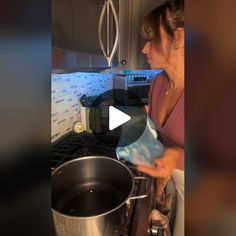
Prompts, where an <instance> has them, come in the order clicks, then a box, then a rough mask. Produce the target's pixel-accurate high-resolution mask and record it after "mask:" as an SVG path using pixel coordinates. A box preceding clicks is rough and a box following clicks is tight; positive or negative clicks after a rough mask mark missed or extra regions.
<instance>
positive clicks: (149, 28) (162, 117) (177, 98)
mask: <svg viewBox="0 0 236 236" xmlns="http://www.w3.org/2000/svg"><path fill="white" fill-rule="evenodd" d="M143 32H144V35H145V36H146V38H147V42H146V44H145V45H144V48H143V53H144V54H145V55H146V57H147V63H148V64H149V66H150V68H151V69H160V68H163V69H164V72H163V73H162V74H160V75H158V76H157V77H156V78H155V79H154V80H153V82H152V85H151V89H150V97H149V104H148V114H149V116H150V118H151V119H152V121H153V122H154V124H155V125H156V128H157V130H158V133H159V139H160V141H161V142H162V143H163V145H164V146H165V148H164V152H163V154H162V156H161V157H160V158H158V159H157V160H156V161H155V163H154V164H155V165H154V168H149V167H146V166H141V165H138V169H139V170H140V171H142V172H145V173H147V174H149V175H151V176H153V177H155V178H156V179H157V181H156V183H157V184H156V189H157V196H156V197H157V201H158V199H159V197H160V194H161V192H162V190H163V188H164V185H165V183H166V181H167V179H168V178H169V177H170V176H173V179H174V181H175V185H176V187H177V191H178V206H177V217H176V224H175V228H174V235H175V236H176V235H179V236H181V235H184V225H183V222H184V219H183V189H184V175H183V160H184V3H183V1H182V0H173V1H166V2H165V3H164V4H162V5H161V6H159V7H158V8H156V9H154V10H153V11H152V12H151V13H150V14H149V15H148V16H147V18H146V20H145V22H144V24H143ZM177 169H178V170H177Z"/></svg>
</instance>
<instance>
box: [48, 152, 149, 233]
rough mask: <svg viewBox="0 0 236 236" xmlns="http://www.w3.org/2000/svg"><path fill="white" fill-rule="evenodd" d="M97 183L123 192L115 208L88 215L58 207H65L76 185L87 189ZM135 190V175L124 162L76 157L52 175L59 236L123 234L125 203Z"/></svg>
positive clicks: (54, 210)
mask: <svg viewBox="0 0 236 236" xmlns="http://www.w3.org/2000/svg"><path fill="white" fill-rule="evenodd" d="M140 179H144V178H140ZM94 181H95V182H96V181H98V182H99V181H102V182H104V183H106V184H107V185H109V186H112V188H113V189H114V192H117V191H118V192H120V193H122V195H120V198H119V201H120V202H119V204H118V205H117V206H116V207H114V208H112V209H109V210H108V211H106V212H100V213H99V214H96V215H88V216H76V215H73V214H65V213H64V212H63V211H62V210H61V209H62V208H60V209H59V208H58V206H59V205H60V204H61V205H62V203H61V200H62V199H65V198H63V196H65V194H67V193H69V192H70V191H71V189H73V188H74V187H75V186H79V187H80V186H85V185H86V184H88V183H91V182H94ZM133 188H134V176H133V174H132V172H131V171H130V169H129V168H128V167H127V166H126V165H124V164H123V163H121V162H119V161H117V160H115V159H111V158H108V157H102V156H90V157H83V158H77V159H74V160H72V161H69V162H66V163H64V164H62V165H61V166H59V167H57V168H56V169H55V170H54V171H53V172H52V212H53V218H54V223H55V227H56V232H57V235H58V236H68V235H70V236H76V235H80V236H90V235H96V236H111V235H112V236H113V235H122V232H123V225H124V222H123V219H124V214H125V213H126V209H127V205H126V202H127V201H128V200H129V199H131V197H132V193H133ZM115 194H116V193H115ZM142 197H145V196H142ZM59 203H60V204H59ZM64 204H65V203H64Z"/></svg>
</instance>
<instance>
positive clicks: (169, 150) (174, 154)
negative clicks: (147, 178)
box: [137, 147, 183, 179]
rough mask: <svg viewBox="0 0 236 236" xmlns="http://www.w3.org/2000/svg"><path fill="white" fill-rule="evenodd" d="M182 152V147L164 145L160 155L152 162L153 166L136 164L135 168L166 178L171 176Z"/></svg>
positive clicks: (156, 176) (153, 175)
mask: <svg viewBox="0 0 236 236" xmlns="http://www.w3.org/2000/svg"><path fill="white" fill-rule="evenodd" d="M182 154H183V149H182V148H179V147H165V149H164V152H163V154H162V155H161V157H158V159H157V160H156V161H155V162H154V167H147V166H143V165H137V168H138V170H140V171H142V172H144V173H146V174H148V175H151V176H152V177H155V178H161V179H166V178H169V177H170V176H171V174H172V172H173V171H174V169H175V168H176V166H177V163H178V161H179V159H180V157H181V155H182Z"/></svg>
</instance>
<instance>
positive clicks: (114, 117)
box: [109, 106, 131, 130]
mask: <svg viewBox="0 0 236 236" xmlns="http://www.w3.org/2000/svg"><path fill="white" fill-rule="evenodd" d="M130 119H131V116H129V115H127V114H125V113H124V112H122V111H120V110H118V109H116V108H115V107H113V106H109V130H113V129H115V128H117V127H119V126H120V125H123V124H124V123H126V122H127V121H129V120H130Z"/></svg>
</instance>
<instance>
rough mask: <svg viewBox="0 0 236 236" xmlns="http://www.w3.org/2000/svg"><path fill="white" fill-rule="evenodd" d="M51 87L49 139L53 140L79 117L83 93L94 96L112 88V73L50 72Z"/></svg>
mask: <svg viewBox="0 0 236 236" xmlns="http://www.w3.org/2000/svg"><path fill="white" fill-rule="evenodd" d="M51 88H52V100H51V120H52V126H51V141H52V142H54V141H55V140H57V139H58V138H60V137H61V136H62V135H64V134H65V133H67V132H69V131H71V130H72V128H73V124H74V123H75V122H76V121H77V120H78V119H79V112H80V106H79V98H80V97H81V96H82V95H83V94H86V95H88V96H94V95H98V94H101V93H103V92H105V91H107V90H109V89H112V74H109V73H106V74H100V73H83V72H77V73H70V74H52V77H51Z"/></svg>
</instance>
